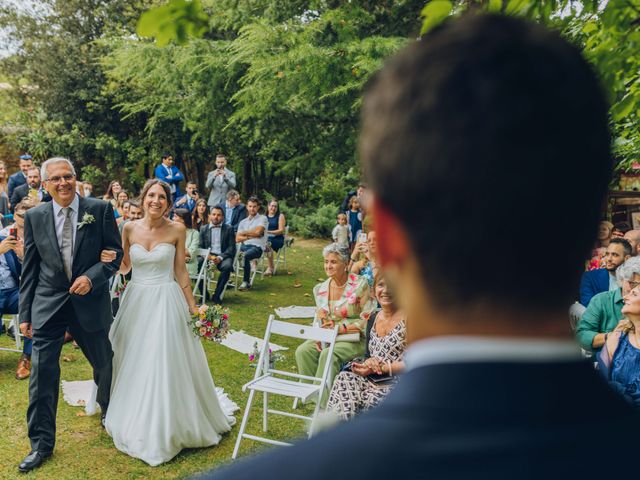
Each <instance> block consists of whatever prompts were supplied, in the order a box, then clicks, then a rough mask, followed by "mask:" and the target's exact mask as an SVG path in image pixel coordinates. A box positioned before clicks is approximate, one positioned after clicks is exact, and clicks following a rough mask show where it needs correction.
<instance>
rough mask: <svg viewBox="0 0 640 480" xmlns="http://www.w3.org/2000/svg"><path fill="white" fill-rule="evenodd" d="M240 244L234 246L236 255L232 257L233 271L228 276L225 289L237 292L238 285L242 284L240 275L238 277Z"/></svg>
mask: <svg viewBox="0 0 640 480" xmlns="http://www.w3.org/2000/svg"><path fill="white" fill-rule="evenodd" d="M239 264H240V244H236V255H235V257H233V270H231V275H230V276H229V281H228V282H227V287H233V289H234V290H238V287H239V286H240V283H242V275H240V265H239Z"/></svg>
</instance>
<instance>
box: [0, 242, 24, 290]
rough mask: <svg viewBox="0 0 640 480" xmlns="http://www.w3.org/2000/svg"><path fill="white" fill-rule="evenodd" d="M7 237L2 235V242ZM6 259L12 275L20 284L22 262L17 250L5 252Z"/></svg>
mask: <svg viewBox="0 0 640 480" xmlns="http://www.w3.org/2000/svg"><path fill="white" fill-rule="evenodd" d="M5 238H7V237H3V236H1V235H0V242H2V241H3V240H4V239H5ZM4 259H5V260H6V262H7V265H8V266H9V270H10V271H11V276H12V277H13V279H14V280H15V281H16V285H20V275H21V274H22V263H20V259H19V258H18V256H17V255H16V252H14V251H13V250H9V251H8V252H7V253H5V254H4Z"/></svg>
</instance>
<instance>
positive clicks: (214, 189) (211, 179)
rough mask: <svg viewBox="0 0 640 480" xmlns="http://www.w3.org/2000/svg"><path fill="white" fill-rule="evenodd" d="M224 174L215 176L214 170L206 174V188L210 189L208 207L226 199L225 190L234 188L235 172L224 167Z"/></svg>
mask: <svg viewBox="0 0 640 480" xmlns="http://www.w3.org/2000/svg"><path fill="white" fill-rule="evenodd" d="M224 173H225V176H224V177H223V176H221V175H218V176H217V177H216V176H215V170H214V171H212V172H209V174H208V175H207V182H206V184H205V187H206V188H209V189H211V193H210V194H209V200H208V202H207V203H208V204H209V206H210V207H213V206H214V205H218V204H219V203H222V202H224V201H225V200H226V199H227V192H228V191H229V190H231V189H233V188H236V174H235V173H233V172H232V171H231V170H229V169H228V168H226V167H225V169H224Z"/></svg>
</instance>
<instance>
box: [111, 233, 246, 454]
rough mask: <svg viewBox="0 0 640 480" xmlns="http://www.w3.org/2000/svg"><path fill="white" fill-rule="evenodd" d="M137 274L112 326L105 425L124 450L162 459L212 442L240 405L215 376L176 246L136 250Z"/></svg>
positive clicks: (134, 247) (226, 428)
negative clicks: (178, 271)
mask: <svg viewBox="0 0 640 480" xmlns="http://www.w3.org/2000/svg"><path fill="white" fill-rule="evenodd" d="M129 254H130V257H131V264H132V278H131V281H130V282H129V284H128V285H127V288H126V290H125V291H124V293H123V295H122V297H121V302H120V309H119V310H118V314H117V315H116V318H115V321H114V323H113V326H112V327H111V333H110V335H109V336H110V338H111V343H112V345H113V351H114V357H113V383H112V386H111V401H110V403H109V409H108V411H107V416H106V430H107V432H108V433H109V435H111V437H113V442H114V444H115V446H116V448H117V449H118V450H121V451H122V452H124V453H127V454H128V455H131V456H132V457H136V458H139V459H141V460H144V461H145V462H146V463H148V464H149V465H152V466H155V465H159V464H161V463H164V462H167V461H169V460H171V459H172V458H173V457H175V456H176V455H177V454H178V452H180V450H182V449H183V448H195V447H208V446H211V445H216V444H218V442H220V438H221V434H222V433H224V432H227V431H229V430H230V429H231V426H232V425H233V424H234V423H235V418H234V417H233V416H231V414H232V413H233V411H235V410H237V406H236V405H235V404H234V403H233V402H231V401H230V400H228V399H227V398H226V396H224V395H219V394H218V393H219V392H216V387H215V385H214V384H213V379H212V378H211V373H210V371H209V365H208V363H207V358H206V356H205V353H204V350H203V348H202V345H201V343H200V342H201V340H200V338H196V337H194V335H193V333H192V332H191V330H190V328H189V326H188V324H187V322H188V320H189V317H190V315H189V309H188V306H187V302H186V300H185V298H184V295H183V294H182V291H181V290H180V287H179V286H178V284H177V283H176V281H175V279H174V273H173V263H174V256H175V246H174V245H172V244H169V243H160V244H158V245H156V246H155V247H154V248H153V249H152V250H151V251H147V250H146V249H145V248H144V247H143V246H142V245H140V244H137V243H136V244H133V245H132V246H131V248H130V250H129Z"/></svg>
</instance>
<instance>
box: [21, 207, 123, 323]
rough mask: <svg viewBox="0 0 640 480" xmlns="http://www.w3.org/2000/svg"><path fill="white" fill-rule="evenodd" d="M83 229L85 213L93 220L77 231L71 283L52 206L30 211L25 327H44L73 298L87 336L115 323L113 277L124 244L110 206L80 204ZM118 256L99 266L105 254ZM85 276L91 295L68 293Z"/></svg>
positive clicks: (24, 265) (26, 233) (24, 273)
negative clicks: (101, 255) (112, 302)
mask: <svg viewBox="0 0 640 480" xmlns="http://www.w3.org/2000/svg"><path fill="white" fill-rule="evenodd" d="M79 202H80V203H79V208H78V225H79V224H80V223H81V221H82V218H83V216H84V215H85V213H87V214H90V215H93V217H94V221H93V222H92V223H89V224H85V225H83V226H82V227H80V228H78V230H77V232H76V241H75V245H74V251H73V268H72V276H71V280H70V281H69V279H67V275H66V274H65V272H64V267H63V264H62V256H61V254H60V248H59V246H58V239H57V237H56V231H55V222H54V218H53V204H52V202H47V203H42V204H40V205H38V206H37V207H35V208H32V209H31V210H28V211H27V214H26V216H25V224H24V259H23V261H22V278H21V282H20V322H21V323H32V325H33V328H35V329H42V328H43V327H45V325H46V323H47V321H49V320H50V319H51V318H52V317H53V316H54V315H55V313H56V312H57V311H58V310H59V309H60V308H61V307H62V306H63V305H64V303H65V302H67V301H68V300H69V299H71V302H72V304H73V307H74V310H75V312H76V315H77V320H78V323H79V324H80V325H81V326H82V328H83V329H85V330H86V331H88V332H95V331H98V330H102V329H104V328H107V327H108V326H109V325H110V324H111V322H112V321H113V317H112V315H111V300H110V296H109V283H108V280H109V278H110V277H111V276H112V275H114V274H115V273H116V272H117V271H118V269H119V268H120V262H121V261H122V253H123V252H122V243H121V241H120V235H118V228H117V227H116V220H115V217H114V215H113V208H112V207H111V204H109V203H107V202H104V201H102V200H97V199H94V198H83V197H80V199H79ZM105 249H107V250H114V251H116V254H117V255H116V259H115V260H114V261H113V262H111V263H102V262H100V252H101V251H102V250H105ZM82 275H86V276H87V277H89V279H90V280H91V283H92V289H91V291H90V292H89V293H88V294H87V295H75V294H70V293H69V288H70V287H71V285H72V284H73V282H74V281H75V279H76V278H78V277H80V276H82Z"/></svg>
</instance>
